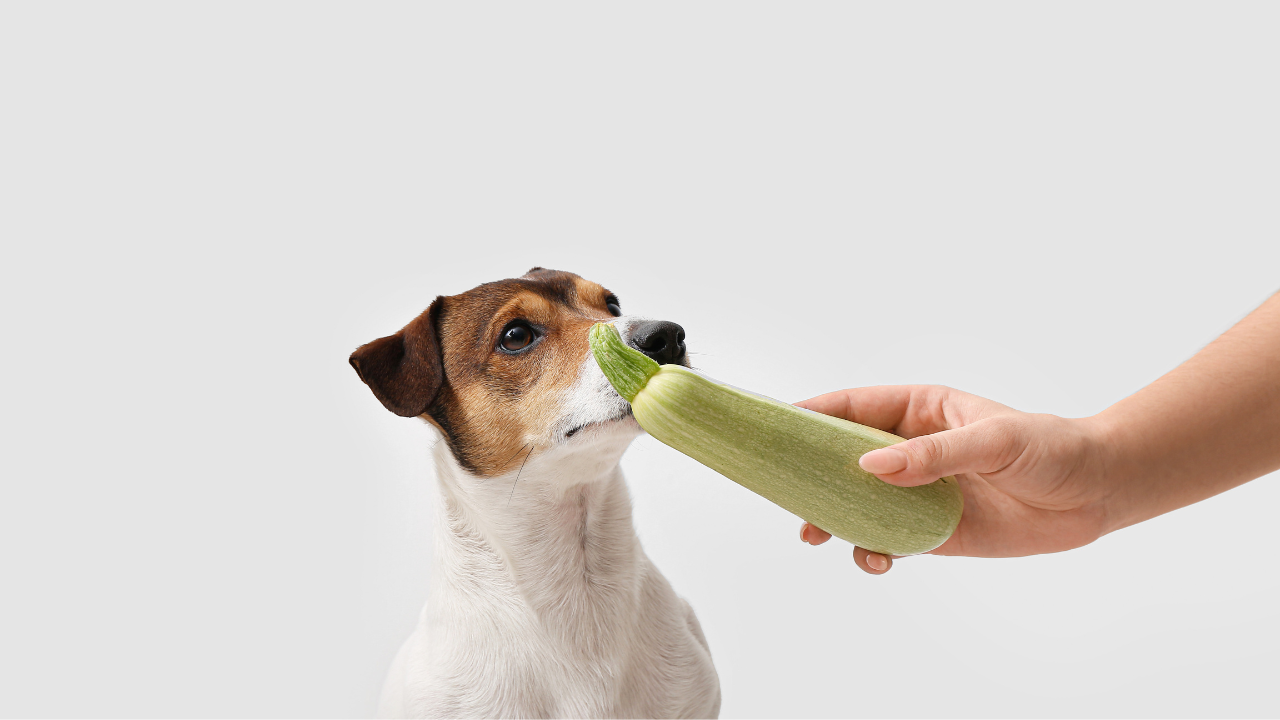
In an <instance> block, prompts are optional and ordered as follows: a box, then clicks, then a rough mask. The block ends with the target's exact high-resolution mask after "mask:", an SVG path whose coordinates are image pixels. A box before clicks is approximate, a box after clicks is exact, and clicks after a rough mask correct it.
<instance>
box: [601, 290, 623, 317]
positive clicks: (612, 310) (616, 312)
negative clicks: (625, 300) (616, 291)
mask: <svg viewBox="0 0 1280 720" xmlns="http://www.w3.org/2000/svg"><path fill="white" fill-rule="evenodd" d="M604 306H605V307H606V308H607V309H608V310H609V314H610V315H612V316H614V317H622V304H621V303H619V302H618V296H617V295H610V296H609V297H607V298H605V299H604Z"/></svg>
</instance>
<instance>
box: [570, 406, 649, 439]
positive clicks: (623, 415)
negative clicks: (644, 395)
mask: <svg viewBox="0 0 1280 720" xmlns="http://www.w3.org/2000/svg"><path fill="white" fill-rule="evenodd" d="M630 417H635V415H634V413H632V412H631V406H630V405H628V406H627V408H626V409H625V410H623V411H621V412H618V413H617V414H615V415H614V416H613V417H609V418H605V419H604V420H593V421H591V422H589V423H583V424H582V425H579V426H577V427H575V428H573V429H572V430H570V431H569V432H567V433H565V434H564V439H565V440H568V439H569V438H571V437H573V436H574V435H577V434H578V433H579V432H581V431H583V430H585V429H587V428H589V427H594V426H597V425H608V424H609V423H615V422H620V421H622V420H626V419H627V418H630Z"/></svg>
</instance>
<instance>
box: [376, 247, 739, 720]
mask: <svg viewBox="0 0 1280 720" xmlns="http://www.w3.org/2000/svg"><path fill="white" fill-rule="evenodd" d="M597 322H612V323H613V324H614V325H615V326H616V327H617V328H618V331H619V332H620V333H621V334H622V337H623V338H624V340H626V341H627V342H628V343H630V344H631V345H632V346H633V347H635V348H637V349H638V350H640V351H641V352H643V353H645V354H646V355H648V356H650V357H652V358H653V359H654V360H657V361H658V362H659V363H663V364H665V363H680V364H683V365H688V360H687V354H686V352H685V346H684V330H683V329H681V328H680V326H679V325H676V324H675V323H671V322H654V321H649V320H643V319H640V318H633V317H627V316H623V315H622V310H621V307H620V306H619V304H618V298H617V296H615V295H614V294H613V293H611V292H609V291H608V290H606V289H604V288H603V287H601V286H600V285H597V284H596V283H593V282H590V281H588V280H584V279H582V278H580V277H578V276H577V275H574V274H572V273H567V272H558V271H555V270H545V269H543V268H533V269H532V270H530V271H529V272H528V273H526V274H525V275H524V276H523V277H520V278H517V279H513V280H502V281H499V282H493V283H487V284H484V285H481V286H479V287H477V288H475V289H473V290H470V291H468V292H465V293H462V294H460V295H452V296H449V297H443V296H442V297H437V298H436V300H435V302H433V303H431V306H430V307H429V308H427V310H426V311H424V312H423V313H422V314H421V315H419V316H418V317H417V318H416V319H414V320H413V322H411V323H409V324H408V325H406V326H405V327H404V329H402V330H400V331H399V332H397V333H396V334H394V335H389V336H387V337H384V338H379V339H377V340H374V341H373V342H371V343H368V344H366V345H363V346H361V347H360V348H359V349H358V350H356V351H355V352H354V353H353V354H352V355H351V364H352V366H354V367H355V369H356V372H357V373H359V375H360V379H361V380H363V381H364V382H365V383H366V384H367V385H368V386H369V388H370V389H371V390H373V394H374V395H375V396H376V397H377V398H378V400H380V401H381V402H382V404H383V405H384V406H386V408H387V409H388V410H390V411H391V412H393V413H395V414H397V415H401V416H404V417H419V418H422V419H423V420H425V421H426V422H427V423H428V424H429V425H430V426H432V427H433V428H434V429H435V431H436V432H437V433H438V434H439V436H440V438H441V439H442V440H443V442H437V443H436V445H435V449H434V455H435V466H436V477H437V481H438V486H439V490H440V499H439V502H438V503H437V522H436V542H435V572H434V574H433V576H432V583H431V594H430V598H429V599H428V602H427V605H426V607H425V608H424V609H423V612H422V616H421V619H420V620H419V623H418V626H417V629H416V630H415V631H414V632H413V634H412V635H411V636H410V637H409V639H408V641H407V642H405V644H404V646H403V647H402V648H401V650H400V652H399V654H398V655H397V656H396V659H395V661H394V662H393V663H392V666H391V671H390V675H389V676H388V678H387V681H386V684H385V685H384V687H383V691H382V699H381V701H380V704H379V714H381V715H383V716H385V717H579V718H595V717H651V718H652V717H672V718H676V717H679V718H685V717H715V716H717V715H718V714H719V711H720V682H719V679H718V677H717V676H716V670H715V666H714V665H713V664H712V662H711V653H710V651H709V650H708V648H707V640H706V638H705V637H704V636H703V634H702V628H701V627H700V626H699V625H698V619H697V618H696V617H695V616H694V614H693V609H692V608H690V607H689V603H688V602H686V601H684V600H683V599H681V598H680V597H679V596H677V595H676V594H675V592H674V591H673V590H672V589H671V585H670V584H669V583H668V582H667V580H666V578H664V577H663V576H662V573H660V572H658V569H657V568H656V567H654V565H653V563H652V562H651V561H650V560H649V558H648V556H646V555H645V553H644V550H643V549H641V547H640V542H639V540H638V539H637V538H636V534H635V530H634V529H633V528H632V524H631V500H630V497H629V495H628V493H627V487H626V483H625V481H624V480H623V477H622V471H621V469H620V468H619V467H618V461H619V460H620V459H621V457H622V453H623V451H624V450H626V449H627V446H628V445H630V444H631V441H632V440H634V439H635V438H636V437H637V436H639V435H640V434H641V432H642V430H641V429H640V426H639V425H638V424H637V423H636V421H635V419H634V417H632V415H631V407H630V405H628V404H627V402H626V401H625V400H623V399H622V397H621V396H619V395H618V393H617V392H616V391H614V389H613V387H612V386H611V385H610V384H609V381H608V380H607V379H605V377H604V375H603V373H601V372H600V369H599V367H598V366H597V365H596V362H595V359H594V358H593V356H592V354H591V349H590V347H589V345H588V342H587V333H588V331H589V330H590V329H591V326H592V325H594V324H595V323H597Z"/></svg>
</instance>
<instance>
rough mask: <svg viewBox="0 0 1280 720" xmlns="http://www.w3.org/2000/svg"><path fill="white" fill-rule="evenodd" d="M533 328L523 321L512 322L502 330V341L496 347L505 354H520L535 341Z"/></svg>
mask: <svg viewBox="0 0 1280 720" xmlns="http://www.w3.org/2000/svg"><path fill="white" fill-rule="evenodd" d="M535 337H536V336H535V335H534V332H533V328H531V327H529V324H528V323H526V322H523V321H519V322H514V323H511V324H510V325H508V326H507V327H506V328H504V329H503V330H502V339H501V340H499V341H498V345H500V346H501V347H502V349H503V350H506V351H507V352H520V351H521V350H524V349H525V348H527V347H529V346H530V345H532V344H533V341H534V339H535Z"/></svg>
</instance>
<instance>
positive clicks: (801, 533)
mask: <svg viewBox="0 0 1280 720" xmlns="http://www.w3.org/2000/svg"><path fill="white" fill-rule="evenodd" d="M804 529H805V526H804V525H801V526H800V542H802V543H805V544H808V542H809V538H807V537H805V536H804Z"/></svg>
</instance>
